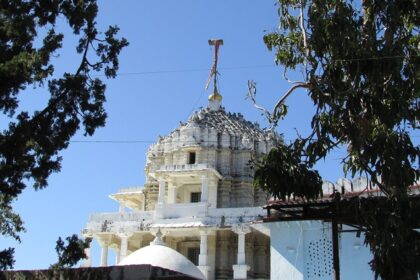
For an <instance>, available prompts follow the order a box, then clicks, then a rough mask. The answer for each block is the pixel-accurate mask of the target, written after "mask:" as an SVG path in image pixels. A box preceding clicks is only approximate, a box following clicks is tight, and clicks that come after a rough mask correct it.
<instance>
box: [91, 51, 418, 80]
mask: <svg viewBox="0 0 420 280" xmlns="http://www.w3.org/2000/svg"><path fill="white" fill-rule="evenodd" d="M416 57H420V55H413V56H403V55H395V56H377V57H362V58H345V59H340V58H338V59H331V60H330V61H331V62H345V61H349V62H351V61H364V60H388V59H401V58H416ZM277 66H278V65H276V64H260V65H258V64H257V65H238V66H226V67H219V69H220V70H227V71H229V70H241V69H256V68H274V67H277ZM210 70H211V68H191V69H173V70H155V71H138V72H121V73H118V76H136V75H156V74H172V73H188V72H203V71H210ZM92 76H103V75H92Z"/></svg>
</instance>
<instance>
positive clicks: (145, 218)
mask: <svg viewBox="0 0 420 280" xmlns="http://www.w3.org/2000/svg"><path fill="white" fill-rule="evenodd" d="M264 214H265V211H264V210H263V209H262V208H261V207H242V208H208V205H207V203H204V202H198V203H178V204H162V205H156V210H155V211H144V212H128V213H124V214H120V213H118V212H117V213H98V214H92V215H91V216H90V219H89V222H88V224H87V226H86V228H85V230H83V233H84V234H94V233H99V232H111V233H123V232H135V231H142V230H146V228H147V227H149V226H153V224H156V223H157V224H159V223H161V222H162V221H163V219H171V220H166V221H170V223H174V224H176V223H186V222H191V221H195V222H196V221H201V222H202V223H203V224H207V225H217V226H220V227H224V226H225V227H230V226H233V225H235V224H240V223H248V222H253V221H258V220H260V219H262V217H263V216H264Z"/></svg>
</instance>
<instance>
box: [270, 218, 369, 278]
mask: <svg viewBox="0 0 420 280" xmlns="http://www.w3.org/2000/svg"><path fill="white" fill-rule="evenodd" d="M264 226H267V227H268V228H269V229H270V236H271V279H282V280H284V279H288V280H300V279H316V280H321V279H322V280H326V279H333V273H332V242H331V240H332V239H331V224H330V223H321V222H317V221H313V222H281V223H280V222H276V223H266V224H264ZM344 229H346V228H344ZM363 241H364V237H363V234H362V235H361V236H360V237H356V233H355V232H351V233H347V232H346V233H341V234H340V238H339V246H340V248H339V250H340V270H341V273H340V276H341V279H342V280H353V279H359V280H362V279H373V273H372V271H371V270H370V267H369V264H368V262H369V261H370V260H371V259H372V257H371V254H370V251H369V248H367V247H365V246H364V245H363Z"/></svg>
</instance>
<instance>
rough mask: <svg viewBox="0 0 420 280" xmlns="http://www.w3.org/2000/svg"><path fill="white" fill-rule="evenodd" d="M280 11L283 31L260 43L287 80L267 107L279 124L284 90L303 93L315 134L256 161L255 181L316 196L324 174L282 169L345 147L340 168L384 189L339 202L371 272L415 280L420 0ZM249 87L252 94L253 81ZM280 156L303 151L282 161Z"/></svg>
mask: <svg viewBox="0 0 420 280" xmlns="http://www.w3.org/2000/svg"><path fill="white" fill-rule="evenodd" d="M278 13H279V16H280V24H279V27H278V30H277V31H276V32H273V33H269V34H266V35H265V36H264V42H265V44H266V45H267V47H268V49H269V50H272V51H274V52H275V54H276V57H275V60H276V63H277V64H279V65H282V66H283V67H284V78H285V80H287V81H288V82H289V83H290V84H291V86H290V90H288V91H287V92H285V93H284V95H283V96H282V97H280V98H279V101H278V102H277V104H275V106H274V109H273V111H268V110H265V109H263V110H264V112H265V113H266V114H267V116H268V118H269V120H270V122H271V123H272V124H273V126H275V125H276V124H277V122H278V121H279V120H280V119H281V118H282V117H283V116H284V115H285V114H286V112H287V110H286V109H287V107H286V101H287V98H288V97H289V96H290V95H292V94H294V95H302V98H303V97H304V95H305V92H306V95H307V96H308V97H309V98H310V99H311V100H312V101H313V104H314V106H315V113H314V115H313V117H312V121H311V127H312V132H311V133H310V134H309V135H307V136H305V137H302V136H299V137H298V138H297V139H296V140H295V141H294V142H293V143H292V144H290V145H289V146H285V147H279V148H277V149H276V150H275V151H272V152H271V153H270V154H269V155H268V156H267V157H265V158H264V159H263V160H262V161H260V162H258V163H256V179H255V183H256V185H258V186H260V187H263V188H265V189H267V190H269V191H270V192H271V193H272V194H274V195H275V196H276V197H278V198H285V197H290V196H297V197H303V198H306V199H312V198H314V197H315V196H316V194H318V193H320V192H316V191H314V189H315V190H316V189H318V190H319V191H320V190H321V183H320V182H318V183H317V184H314V182H315V183H316V180H315V181H314V180H309V183H308V186H307V187H304V186H302V182H301V181H300V180H292V179H290V178H291V176H283V175H281V174H282V172H283V173H284V172H285V170H286V171H287V172H288V174H289V175H290V174H293V175H295V174H297V173H296V170H300V171H299V174H311V172H314V171H311V170H310V169H311V168H312V167H313V166H314V164H315V163H316V162H317V161H318V160H319V159H323V158H325V157H326V156H327V155H328V153H329V152H330V151H331V150H333V149H335V148H337V147H346V148H347V156H346V157H345V158H343V159H342V165H343V169H344V172H345V173H349V174H351V176H355V175H356V174H363V175H366V176H367V177H369V178H370V180H372V182H374V183H375V184H376V185H377V186H379V188H380V189H381V191H382V192H383V194H384V198H385V199H383V200H378V201H379V202H375V203H370V202H369V201H361V200H360V199H358V198H356V199H353V200H351V201H348V202H345V201H343V200H342V201H341V206H340V207H342V208H341V209H342V210H343V211H349V212H348V213H352V214H353V215H354V217H355V218H356V219H357V221H358V224H359V225H361V226H362V227H363V228H364V230H365V231H366V238H365V243H366V244H367V245H369V246H370V249H371V251H372V253H373V260H372V262H371V263H370V264H371V267H372V269H373V270H374V271H375V277H378V276H380V277H381V278H382V279H417V275H418V273H419V272H420V262H419V261H418V260H419V259H420V237H419V235H420V234H419V233H418V232H416V231H414V230H413V227H415V226H417V227H419V226H420V225H419V221H420V213H419V212H420V211H419V209H420V207H419V205H418V200H416V201H417V202H409V199H408V197H409V195H410V188H409V187H410V186H411V185H413V184H416V180H418V179H419V175H420V171H419V161H420V148H419V146H418V145H415V144H414V143H413V138H412V135H413V132H415V131H417V130H418V128H419V121H420V120H419V116H420V85H419V78H420V77H419V73H420V63H419V62H420V35H419V23H420V4H419V2H418V1H415V0H404V1H402V0H399V1H392V0H362V1H345V0H322V1H321V0H279V1H278ZM290 70H299V71H301V72H302V74H303V79H302V80H301V81H290V80H289V79H288V72H289V71H290ZM249 88H250V91H249V95H250V97H251V98H252V100H254V101H255V94H256V87H255V83H253V82H251V83H250V86H249ZM299 89H300V90H299ZM284 155H293V157H294V158H295V159H296V157H297V158H298V160H297V161H296V160H294V161H293V162H294V163H292V164H291V163H290V162H289V163H280V161H282V160H284V158H285V156H284ZM296 155H297V156H296ZM282 156H283V157H282ZM272 166H275V167H276V168H277V169H278V168H280V170H281V171H280V172H279V170H276V168H271V169H270V167H272ZM303 166H304V167H303ZM284 168H286V169H284ZM293 172H295V173H293ZM279 174H280V175H281V176H280V175H279ZM284 178H286V179H285V180H284V181H282V182H277V183H271V182H275V181H277V180H283V179H284ZM288 178H289V179H288ZM303 178H306V177H305V176H304V177H303ZM308 178H310V177H308ZM303 180H304V179H303ZM282 183H286V184H287V187H282V186H281V185H282ZM314 194H315V196H314ZM348 203H350V204H351V205H348Z"/></svg>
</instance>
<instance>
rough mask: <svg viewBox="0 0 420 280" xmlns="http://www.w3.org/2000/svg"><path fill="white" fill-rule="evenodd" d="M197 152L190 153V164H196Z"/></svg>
mask: <svg viewBox="0 0 420 280" xmlns="http://www.w3.org/2000/svg"><path fill="white" fill-rule="evenodd" d="M195 159H196V156H195V152H189V153H188V164H195Z"/></svg>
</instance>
